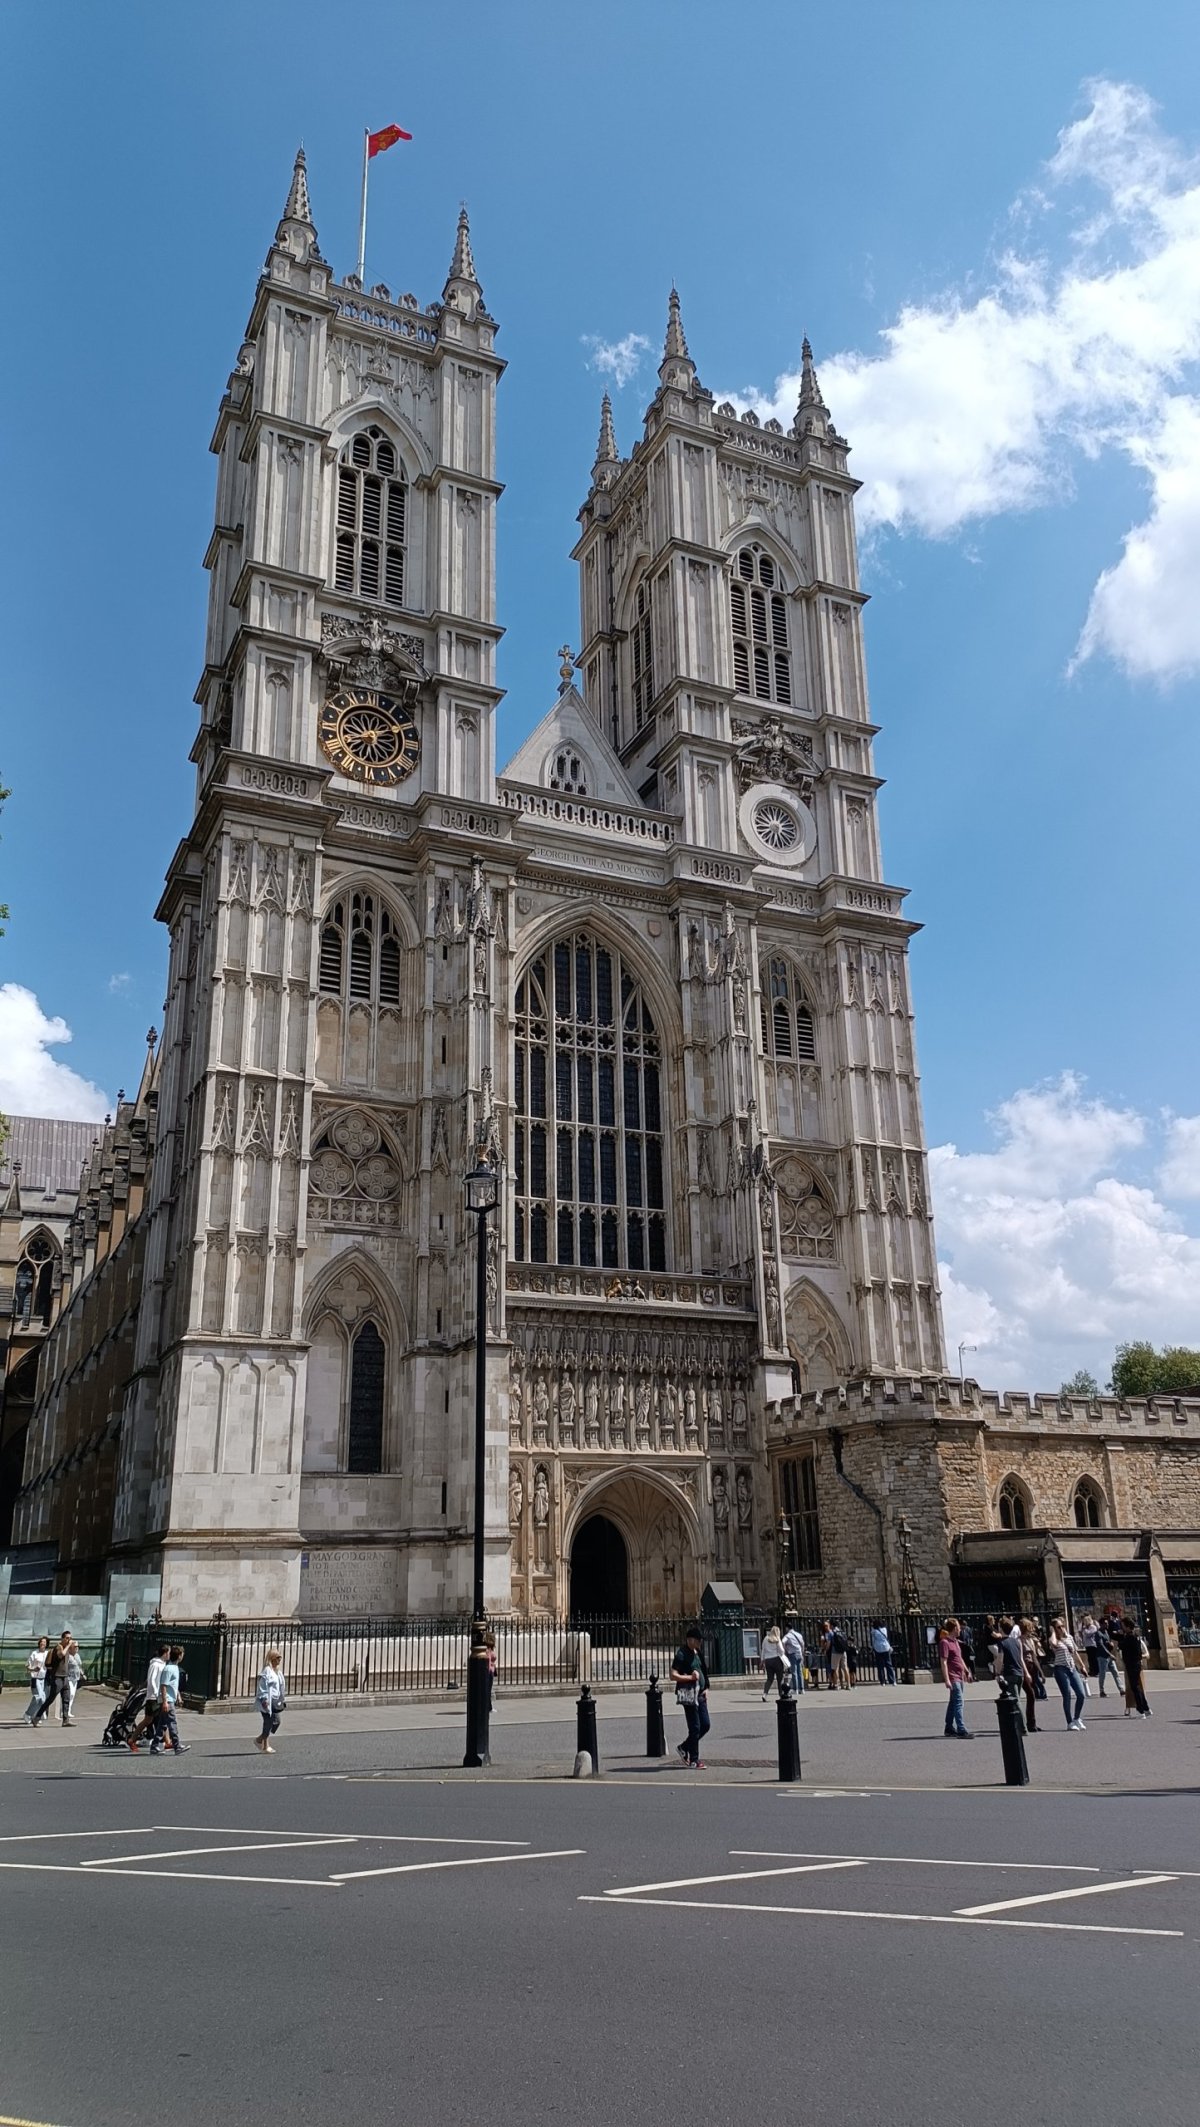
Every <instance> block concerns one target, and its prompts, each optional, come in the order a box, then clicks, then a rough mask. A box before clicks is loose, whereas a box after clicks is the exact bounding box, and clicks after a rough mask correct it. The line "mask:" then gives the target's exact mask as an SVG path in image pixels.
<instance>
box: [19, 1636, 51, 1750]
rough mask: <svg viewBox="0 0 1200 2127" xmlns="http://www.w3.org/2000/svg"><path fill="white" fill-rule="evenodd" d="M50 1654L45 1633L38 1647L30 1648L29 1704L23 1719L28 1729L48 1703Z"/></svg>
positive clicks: (28, 1668) (22, 1716)
mask: <svg viewBox="0 0 1200 2127" xmlns="http://www.w3.org/2000/svg"><path fill="white" fill-rule="evenodd" d="M49 1652H50V1642H49V1640H48V1639H47V1638H46V1635H45V1633H43V1634H42V1637H41V1639H40V1640H39V1641H38V1643H37V1646H36V1647H31V1648H30V1650H29V1660H28V1661H27V1662H26V1664H25V1667H26V1669H27V1670H28V1671H29V1704H28V1706H27V1707H26V1708H25V1711H24V1713H23V1714H22V1715H21V1719H22V1720H23V1721H24V1723H25V1726H26V1728H29V1727H31V1726H32V1723H33V1719H34V1716H35V1714H38V1713H40V1712H41V1710H42V1707H43V1706H44V1704H45V1702H46V1656H47V1655H48V1654H49Z"/></svg>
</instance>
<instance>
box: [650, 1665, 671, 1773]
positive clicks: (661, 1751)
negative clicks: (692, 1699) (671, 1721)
mask: <svg viewBox="0 0 1200 2127" xmlns="http://www.w3.org/2000/svg"><path fill="white" fill-rule="evenodd" d="M666 1755H667V1737H666V1730H665V1729H664V1728H663V1710H662V1691H661V1689H660V1688H659V1682H658V1678H657V1677H656V1676H655V1675H654V1674H653V1672H651V1676H650V1682H649V1684H648V1685H647V1686H646V1756H647V1757H648V1758H665V1757H666Z"/></svg>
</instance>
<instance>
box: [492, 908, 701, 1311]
mask: <svg viewBox="0 0 1200 2127" xmlns="http://www.w3.org/2000/svg"><path fill="white" fill-rule="evenodd" d="M513 1106H514V1111H515V1121H514V1130H513V1181H514V1192H513V1193H514V1198H515V1207H514V1219H515V1227H514V1235H513V1249H514V1254H515V1256H516V1259H517V1261H518V1262H528V1263H560V1264H568V1263H577V1264H579V1265H580V1266H581V1267H582V1268H585V1269H588V1268H604V1269H607V1270H665V1269H666V1265H667V1181H666V1159H665V1117H664V1114H663V1092H662V1054H661V1046H660V1043H659V1038H658V1032H657V1029H656V1027H655V1025H654V1021H653V1019H652V1017H651V1015H650V1011H649V1008H648V1006H647V1005H646V1002H645V999H644V997H643V995H642V990H641V985H640V984H639V983H638V981H637V980H636V978H635V977H634V976H633V975H631V974H630V972H629V971H628V969H626V968H625V967H624V966H623V964H622V961H621V956H620V954H619V953H617V952H615V951H614V950H613V949H612V948H611V947H610V946H607V945H604V944H602V943H601V942H600V941H599V940H598V939H596V938H594V937H591V936H589V935H588V934H587V933H586V932H576V933H575V934H574V935H573V936H571V937H568V938H563V939H560V940H559V942H558V944H557V945H555V946H554V947H552V948H551V949H549V950H548V951H546V952H544V953H540V954H539V955H538V957H537V959H536V960H534V961H533V962H532V963H531V964H530V966H529V967H527V968H526V970H525V973H524V975H523V976H522V978H521V981H520V983H519V984H518V986H517V996H516V1030H515V1037H514V1053H513Z"/></svg>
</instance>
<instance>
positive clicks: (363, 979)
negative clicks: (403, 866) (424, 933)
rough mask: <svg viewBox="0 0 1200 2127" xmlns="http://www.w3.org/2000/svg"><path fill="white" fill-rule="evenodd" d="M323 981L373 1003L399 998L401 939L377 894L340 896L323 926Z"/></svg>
mask: <svg viewBox="0 0 1200 2127" xmlns="http://www.w3.org/2000/svg"><path fill="white" fill-rule="evenodd" d="M317 983H318V987H319V988H320V989H321V990H323V991H324V992H325V993H326V994H327V995H330V996H334V997H341V996H344V995H347V994H348V995H349V996H350V997H351V998H354V999H362V1000H363V1001H364V1002H366V1003H368V1004H399V1002H400V941H399V939H398V937H397V935H396V926H395V924H394V923H393V921H392V919H391V917H390V916H389V914H388V912H387V910H386V908H384V907H383V906H382V904H381V903H377V902H376V899H375V896H374V894H364V893H352V894H351V895H350V896H349V898H348V899H347V898H343V899H342V900H340V901H335V902H334V903H333V905H332V907H331V908H330V909H329V911H328V913H327V914H326V917H325V921H324V923H323V924H322V926H321V949H320V955H319V959H318V972H317Z"/></svg>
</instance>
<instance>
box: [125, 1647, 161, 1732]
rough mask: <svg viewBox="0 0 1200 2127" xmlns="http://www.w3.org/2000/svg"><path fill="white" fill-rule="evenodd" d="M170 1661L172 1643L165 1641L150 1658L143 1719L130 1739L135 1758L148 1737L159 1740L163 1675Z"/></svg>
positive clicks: (143, 1704)
mask: <svg viewBox="0 0 1200 2127" xmlns="http://www.w3.org/2000/svg"><path fill="white" fill-rule="evenodd" d="M170 1659H171V1642H170V1640H163V1641H162V1643H161V1645H160V1647H159V1649H158V1653H157V1654H153V1655H151V1657H150V1663H149V1667H148V1668H147V1670H146V1696H145V1699H144V1700H143V1702H142V1718H141V1720H140V1721H139V1722H138V1724H137V1727H136V1728H135V1729H134V1730H133V1731H132V1733H131V1734H130V1737H129V1748H130V1750H131V1751H132V1752H133V1753H134V1756H135V1757H136V1755H137V1753H138V1751H139V1750H140V1749H141V1746H142V1743H143V1740H144V1739H145V1737H146V1736H150V1737H151V1739H152V1740H157V1737H158V1729H159V1717H160V1715H161V1713H162V1673H163V1670H164V1669H165V1668H166V1666H167V1663H168V1662H169V1661H170Z"/></svg>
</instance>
